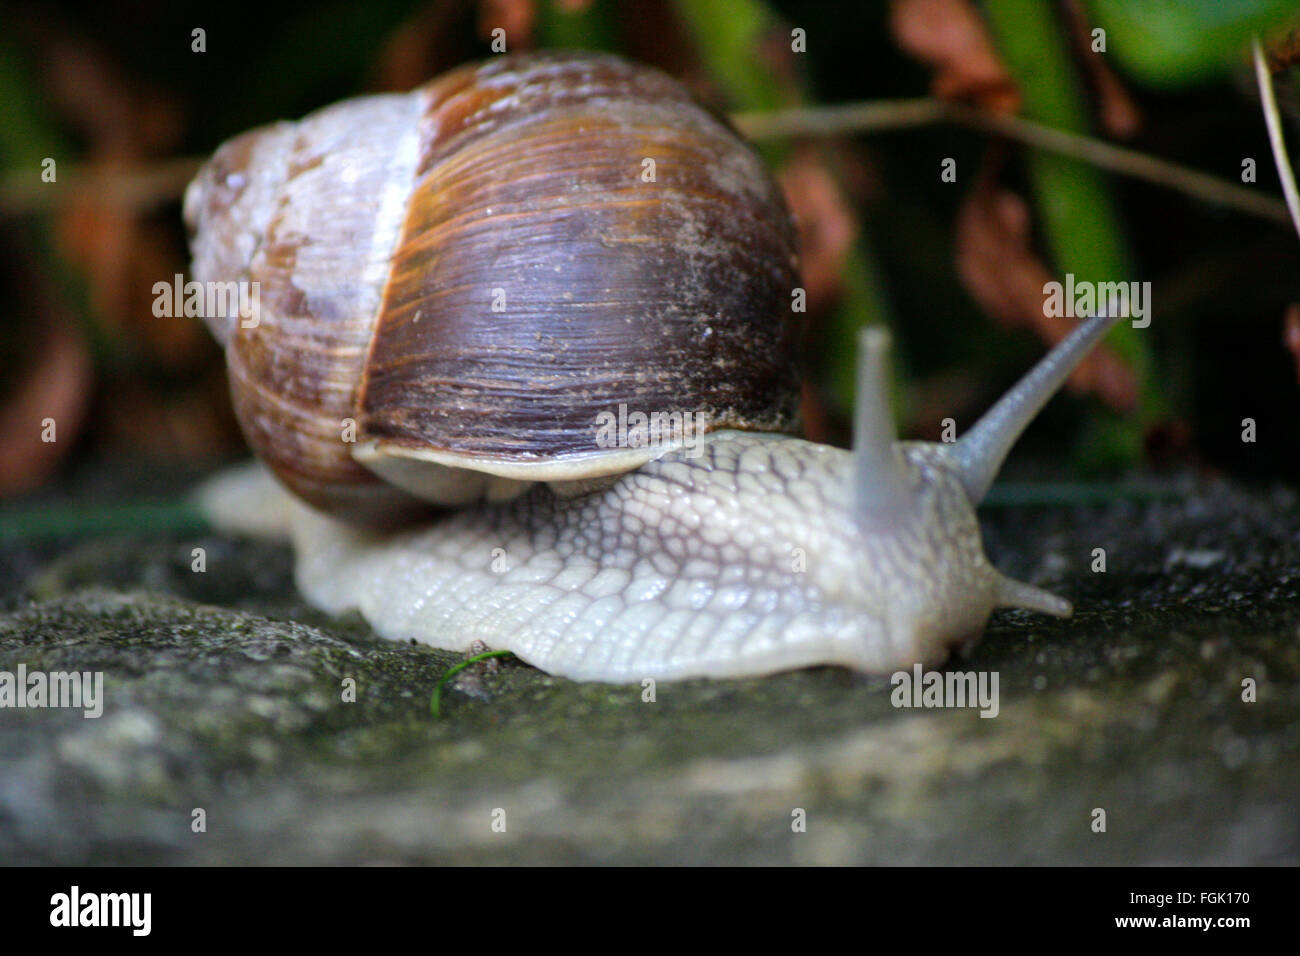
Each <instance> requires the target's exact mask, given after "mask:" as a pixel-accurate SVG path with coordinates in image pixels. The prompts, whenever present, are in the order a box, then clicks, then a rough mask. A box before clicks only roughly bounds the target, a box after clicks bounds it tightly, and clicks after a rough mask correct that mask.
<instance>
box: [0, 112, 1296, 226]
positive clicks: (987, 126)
mask: <svg viewBox="0 0 1300 956" xmlns="http://www.w3.org/2000/svg"><path fill="white" fill-rule="evenodd" d="M1269 89H1270V92H1271V86H1270V88H1269ZM1274 113H1275V114H1276V109H1274ZM732 119H733V121H734V122H735V124H736V127H737V128H738V129H739V130H740V131H741V132H742V133H744V134H745V135H746V136H748V137H749V138H751V139H755V140H761V139H785V138H790V137H796V136H842V135H847V134H854V133H869V132H873V131H882V130H900V129H909V128H912V127H917V126H928V125H932V124H934V123H942V122H947V123H954V124H956V125H959V126H965V127H968V128H971V129H976V130H980V131H983V132H991V133H996V134H998V135H999V136H1006V137H1008V138H1009V139H1014V140H1017V141H1019V142H1022V143H1026V144H1028V145H1030V146H1035V147H1037V148H1039V149H1045V150H1049V151H1051V152H1055V153H1060V154H1062V155H1066V156H1071V157H1073V158H1076V159H1082V160H1084V161H1086V162H1089V163H1092V164H1093V165H1095V166H1098V167H1100V168H1102V169H1106V170H1109V171H1111V172H1114V173H1120V174H1122V175H1126V176H1132V177H1134V178H1135V179H1142V180H1146V181H1147V182H1151V183H1155V184H1156V185H1159V186H1165V187H1167V188H1169V189H1174V190H1177V191H1179V192H1183V193H1186V194H1188V195H1190V196H1193V197H1195V198H1197V199H1201V200H1204V201H1206V202H1213V203H1217V204H1219V205H1222V206H1227V207H1229V208H1232V209H1236V210H1239V211H1241V212H1244V213H1248V214H1250V215H1253V216H1258V217H1260V218H1262V219H1268V220H1272V221H1274V222H1288V221H1290V220H1291V217H1290V214H1289V213H1288V212H1287V205H1288V204H1290V203H1292V202H1293V200H1292V197H1291V196H1288V200H1287V203H1282V202H1279V201H1278V200H1277V199H1275V198H1273V197H1271V196H1267V195H1262V194H1260V193H1259V192H1257V191H1254V190H1251V189H1248V188H1246V187H1244V186H1239V185H1237V184H1235V183H1232V182H1230V181H1228V180H1224V179H1220V178H1219V177H1217V176H1211V175H1209V174H1208V173H1203V172H1201V171H1200V170H1197V169H1192V168H1190V167H1187V166H1181V165H1179V164H1178V163H1173V162H1169V161H1168V160H1164V159H1159V158H1157V157H1154V156H1150V155H1148V154H1146V153H1142V152H1138V151H1137V150H1133V149H1127V148H1125V147H1122V146H1116V145H1114V144H1112V143H1108V142H1105V141H1104V140H1099V139H1094V138H1092V137H1089V136H1081V135H1079V134H1077V133H1067V132H1065V131H1064V130H1059V129H1055V128H1053V127H1050V126H1043V125H1041V124H1039V123H1034V122H1032V121H1030V120H1027V119H1024V118H1023V117H1020V116H1007V115H999V114H994V113H990V112H988V111H986V110H981V109H975V108H973V107H969V106H964V105H962V104H958V103H949V102H946V101H944V100H940V99H936V98H932V97H928V98H923V99H906V100H885V101H871V102H865V103H847V104H843V105H839V106H814V107H803V108H799V109H790V110H775V111H772V112H764V113H739V114H736V115H735V116H733V117H732ZM1271 132H1272V131H1271V130H1270V134H1271ZM202 163H203V159H201V158H191V157H183V158H179V159H172V160H168V161H166V162H163V163H159V164H156V165H152V166H149V167H143V168H141V169H137V170H130V171H120V172H115V173H110V172H106V171H104V172H100V171H96V172H94V173H86V172H83V171H80V170H72V171H71V172H70V173H69V174H66V175H64V174H61V182H60V184H59V185H58V186H53V185H50V184H46V183H42V182H40V180H39V176H38V174H36V173H34V172H32V173H28V172H14V173H9V174H8V175H6V176H5V177H4V178H3V179H0V213H30V212H40V211H42V210H45V209H49V208H52V207H55V206H58V205H61V204H62V203H63V202H66V201H67V200H68V199H70V198H71V197H72V196H74V195H79V194H83V193H84V192H93V193H94V194H96V195H97V196H99V197H100V198H101V199H103V198H105V197H107V198H108V199H109V200H110V201H113V202H120V203H123V204H127V205H133V206H139V207H141V208H150V207H153V206H156V205H158V204H160V203H164V202H168V201H171V200H173V199H175V198H177V197H178V196H180V194H181V192H182V191H183V190H184V188H185V184H186V183H187V182H189V180H190V179H191V178H192V177H193V176H194V174H195V173H196V172H197V171H198V168H199V166H200V165H201V164H202ZM1283 179H1284V182H1285V181H1286V179H1287V177H1283ZM1294 188H1295V187H1294V181H1292V183H1291V189H1294ZM1294 208H1296V209H1297V210H1300V201H1296V204H1295V206H1294ZM1298 215H1300V212H1298ZM1297 221H1298V222H1300V219H1298V220H1297ZM1298 228H1300V226H1298Z"/></svg>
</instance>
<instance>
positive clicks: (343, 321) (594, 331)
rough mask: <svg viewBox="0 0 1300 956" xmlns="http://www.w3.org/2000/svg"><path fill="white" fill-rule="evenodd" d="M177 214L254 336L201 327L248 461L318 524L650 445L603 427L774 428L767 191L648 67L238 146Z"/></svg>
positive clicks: (330, 116) (773, 249)
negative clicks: (671, 416) (248, 315)
mask: <svg viewBox="0 0 1300 956" xmlns="http://www.w3.org/2000/svg"><path fill="white" fill-rule="evenodd" d="M647 160H652V161H653V163H652V164H651V163H647V162H646V161H647ZM651 166H652V167H653V181H646V180H647V178H649V177H648V176H647V175H646V173H647V170H648V169H649V168H650V167H651ZM185 218H186V221H187V224H188V225H189V227H190V230H191V235H192V247H193V253H194V262H193V274H194V277H195V278H196V279H198V280H199V281H229V280H235V279H239V280H244V281H248V282H256V283H259V284H260V302H261V311H260V316H258V319H257V321H256V323H255V324H254V323H252V322H246V321H241V318H240V316H239V315H238V314H237V312H235V310H234V309H233V308H232V309H231V310H230V312H229V313H228V314H226V315H220V316H211V317H209V323H210V325H211V327H212V329H213V332H214V334H215V335H216V336H217V338H218V339H219V340H220V341H221V342H222V343H223V344H224V346H225V349H226V355H227V363H228V367H229V375H230V385H231V393H232V396H233V399H234V406H235V411H236V414H237V416H238V418H239V421H240V423H241V426H242V428H243V430H244V432H245V434H246V436H247V438H248V440H249V442H250V444H251V445H252V446H253V448H254V450H255V451H256V452H257V454H258V455H259V457H261V458H262V460H263V461H264V462H266V463H267V464H268V465H269V466H270V468H271V469H272V470H273V471H274V473H275V474H276V475H277V477H278V478H279V479H280V480H281V482H283V483H284V484H285V485H286V486H287V487H288V488H289V489H291V490H292V491H293V492H294V493H295V494H297V495H298V496H299V497H300V498H302V499H303V500H305V501H307V502H309V503H310V504H312V505H313V506H315V507H316V508H319V509H322V510H325V511H328V512H330V513H333V514H335V515H338V516H342V517H345V518H348V519H351V520H353V521H358V522H367V523H376V522H379V523H385V522H389V523H391V522H393V521H396V520H398V519H399V518H401V517H402V516H404V515H407V514H409V513H410V512H411V511H412V510H414V507H415V505H416V503H417V502H416V500H415V499H416V498H418V499H424V500H429V501H434V502H437V503H439V504H445V505H454V504H462V503H466V502H469V501H472V500H475V499H479V498H484V497H486V498H500V497H509V496H511V495H513V494H516V493H518V491H519V490H520V489H522V487H524V485H525V484H526V483H528V482H534V481H548V482H563V481H576V480H581V479H591V478H595V477H599V476H604V475H612V474H617V473H621V472H626V471H629V470H631V469H634V468H637V467H638V466H640V465H641V464H643V463H645V462H646V461H648V460H650V459H651V458H653V457H654V456H656V455H658V454H661V453H663V451H664V450H665V448H668V447H671V444H670V443H665V442H663V441H658V442H651V443H648V444H647V446H646V447H642V448H605V447H601V445H600V444H599V443H598V429H597V427H596V424H595V423H596V422H597V420H598V416H599V415H600V414H601V413H602V412H612V411H616V410H617V409H618V407H619V405H620V404H626V405H627V406H628V407H629V408H632V409H640V410H645V411H649V410H661V409H678V410H683V411H690V412H695V413H697V414H700V415H702V416H705V417H704V418H703V419H702V420H703V421H706V422H707V425H708V427H709V428H710V429H713V428H739V429H744V430H754V431H778V432H792V431H795V430H796V429H797V424H798V422H797V398H798V377H797V371H796V355H795V330H794V328H793V327H792V322H791V316H790V305H789V303H790V294H791V290H792V288H793V287H794V286H795V285H797V278H796V276H797V271H796V270H797V263H796V256H795V244H794V230H793V227H792V224H791V221H790V217H789V214H788V212H787V210H786V207H785V205H784V203H783V201H782V199H781V195H780V192H779V190H778V188H777V186H776V185H775V184H774V183H773V181H772V179H771V177H770V176H769V175H768V173H767V172H766V170H765V169H764V167H763V165H762V163H761V161H760V160H759V159H758V157H757V156H756V155H755V154H754V153H753V151H752V150H750V149H749V148H748V147H747V146H746V145H745V144H743V143H742V142H741V141H740V140H739V138H738V137H737V136H736V135H735V134H734V133H733V132H732V131H731V130H730V129H729V128H728V127H727V126H726V125H725V124H724V123H723V122H722V121H720V120H719V119H717V118H716V117H714V116H713V115H711V114H710V113H709V112H707V111H706V110H705V109H703V108H702V107H701V106H699V105H698V104H697V103H696V102H695V101H694V100H693V99H692V98H691V96H690V94H689V93H688V92H687V91H686V89H685V88H684V87H682V86H681V85H680V84H679V83H677V82H676V81H675V80H673V79H671V78H670V77H668V76H666V75H664V74H662V73H660V72H658V71H656V70H653V69H650V68H648V67H644V66H639V65H634V64H631V63H628V62H626V61H624V60H621V59H619V58H617V57H613V56H606V55H597V54H589V53H584V54H554V53H550V54H529V55H518V56H505V57H499V58H497V59H494V60H491V61H489V62H487V63H484V64H481V65H471V66H466V67H463V68H460V69H457V70H454V71H452V72H451V73H448V74H446V75H444V76H442V77H440V78H439V79H437V80H435V81H433V82H431V83H429V84H427V85H426V86H423V87H421V88H419V89H417V90H415V91H413V92H411V93H409V94H401V95H380V96H370V97H364V98H361V99H355V100H349V101H346V102H343V103H339V104H337V105H335V106H331V107H328V108H326V109H323V110H321V111H319V112H317V113H313V114H312V115H310V116H308V117H306V118H305V119H303V120H301V121H300V122H297V123H277V124H275V125H272V126H268V127H265V128H262V129H258V130H254V131H252V132H249V133H246V134H244V135H242V136H239V137H237V138H235V139H233V140H231V141H229V142H228V143H226V144H225V145H223V146H222V147H221V148H220V149H219V150H218V151H217V153H216V154H215V155H214V156H213V158H212V159H211V160H210V161H209V163H208V164H207V165H206V166H205V167H204V168H203V169H202V171H201V172H200V173H199V175H198V177H197V178H196V179H195V181H194V182H193V183H192V184H191V186H190V187H189V190H188V191H187V193H186V197H185ZM250 325H251V326H252V327H245V326H250ZM350 423H355V432H354V433H353V431H351V430H350ZM659 437H662V436H659ZM353 438H355V441H352V440H351V439H353ZM393 485H395V486H398V487H400V488H402V489H404V490H405V493H404V492H400V491H397V490H395V489H394V488H393V487H391V486H393ZM412 496H414V497H412Z"/></svg>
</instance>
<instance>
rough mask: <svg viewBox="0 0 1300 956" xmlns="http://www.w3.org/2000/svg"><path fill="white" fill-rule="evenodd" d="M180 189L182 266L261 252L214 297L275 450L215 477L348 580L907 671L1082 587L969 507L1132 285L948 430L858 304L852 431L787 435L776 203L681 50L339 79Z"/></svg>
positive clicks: (788, 235) (210, 503)
mask: <svg viewBox="0 0 1300 956" xmlns="http://www.w3.org/2000/svg"><path fill="white" fill-rule="evenodd" d="M648 161H652V162H648ZM647 170H653V172H652V174H651V175H649V176H647V175H646V171H647ZM185 217H186V221H187V224H188V225H189V227H190V230H191V236H192V249H193V254H194V261H193V273H194V276H195V278H196V279H198V280H200V281H206V282H224V281H236V280H239V281H248V282H254V281H255V282H260V283H261V303H262V310H261V314H260V316H258V317H256V321H250V320H249V319H248V318H247V317H242V316H240V315H239V313H238V312H237V311H236V310H234V309H233V308H232V309H230V310H229V311H228V313H227V314H221V315H215V316H210V317H209V324H210V325H211V326H212V328H213V331H214V333H215V335H216V336H217V338H218V339H219V340H220V341H221V342H222V343H223V344H224V346H225V350H226V356H227V362H228V367H229V375H230V384H231V392H232V396H233V398H234V406H235V409H236V413H237V415H238V417H239V420H240V423H241V425H242V427H243V429H244V431H245V433H246V435H247V437H248V439H249V442H250V444H251V445H252V446H253V449H254V451H255V452H256V453H257V455H258V457H259V458H260V459H261V460H262V462H263V463H264V465H265V468H260V467H259V468H256V469H253V470H242V471H237V472H232V473H229V474H226V475H223V476H219V477H218V478H216V479H214V480H213V481H212V482H211V483H209V484H208V485H207V486H206V487H205V488H204V489H202V491H201V494H200V499H201V503H202V507H203V508H204V509H205V510H206V512H207V513H208V515H209V516H210V517H211V519H212V520H213V522H214V523H215V524H216V525H217V526H218V527H222V528H226V529H229V530H232V531H245V532H250V533H268V534H275V535H281V536H286V537H288V538H290V539H291V541H292V544H293V548H294V552H295V561H296V564H295V577H296V581H297V584H298V587H299V589H300V591H301V592H302V594H303V595H304V597H305V598H306V599H307V600H308V601H309V602H310V603H312V604H313V605H315V606H317V607H319V608H321V609H323V610H325V611H327V612H331V613H336V614H337V613H342V612H345V611H347V610H349V609H358V610H360V612H361V613H362V615H363V616H364V617H365V618H366V619H367V620H368V621H369V622H370V624H371V626H372V627H373V628H374V629H375V630H376V631H377V632H378V633H379V634H381V635H383V636H386V637H389V638H394V639H403V640H405V639H415V640H418V641H421V642H425V643H428V644H432V645H435V646H438V647H443V648H448V649H454V650H467V649H469V648H470V647H471V646H472V645H473V646H482V645H486V646H488V647H491V648H496V649H505V650H510V651H513V652H514V653H515V654H516V655H517V656H518V657H520V658H522V659H523V660H525V661H527V662H529V663H531V664H533V665H535V666H537V667H539V668H541V669H543V670H545V671H548V672H550V673H553V674H558V675H562V676H565V677H569V678H573V679H577V680H600V681H610V682H624V681H641V680H644V679H647V678H654V679H679V678H688V677H701V676H709V677H736V676H744V675H758V674H766V673H771V672H775V671H780V670H786V669H791V668H798V667H804V666H810V665H817V664H837V665H843V666H846V667H850V668H854V669H857V670H861V671H867V672H887V671H889V670H891V669H894V668H898V667H905V666H911V665H912V664H915V663H925V664H932V663H937V662H939V661H941V660H942V659H943V658H944V657H945V656H946V654H947V653H948V652H949V650H950V648H951V647H952V646H954V645H955V644H956V643H958V642H960V641H964V640H965V639H967V638H968V637H971V636H973V635H976V634H978V633H979V632H980V631H981V630H982V629H983V627H984V624H985V623H986V621H987V619H988V617H989V615H990V613H991V612H992V611H993V609H994V608H995V607H999V606H1015V607H1022V608H1029V609H1033V610H1037V611H1041V612H1044V613H1047V614H1053V615H1059V616H1067V615H1069V614H1070V613H1071V606H1070V604H1069V602H1068V601H1065V600H1064V599H1062V598H1059V597H1056V596H1054V595H1051V594H1049V593H1047V592H1045V591H1042V590H1040V589H1038V588H1036V587H1034V586H1032V585H1029V584H1025V583H1021V582H1017V581H1014V580H1012V579H1010V578H1008V577H1005V576H1003V575H1002V574H1000V573H999V572H998V571H997V570H996V569H995V568H994V567H993V566H992V565H991V564H990V562H989V561H988V559H987V557H986V556H985V554H984V551H983V546H982V542H981V538H980V533H979V527H978V523H977V520H976V516H975V508H976V506H977V504H978V503H979V501H980V499H981V498H983V496H984V494H985V492H986V491H987V490H988V487H989V485H990V484H991V483H992V481H993V478H994V476H995V474H996V472H997V471H998V469H999V468H1000V466H1001V463H1002V461H1003V459H1004V458H1005V457H1006V455H1007V453H1008V452H1009V450H1010V448H1011V446H1012V445H1013V444H1014V442H1015V441H1016V440H1017V438H1018V437H1019V435H1020V433H1021V432H1022V431H1023V430H1024V428H1025V427H1026V426H1027V425H1028V423H1029V422H1030V421H1031V420H1032V419H1033V418H1034V416H1035V415H1036V414H1037V412H1038V410H1039V409H1040V408H1041V407H1042V406H1043V404H1045V403H1046V401H1047V400H1048V399H1049V398H1050V397H1051V396H1052V395H1053V394H1054V393H1055V391H1056V390H1057V389H1058V388H1059V387H1060V385H1061V383H1062V382H1063V381H1064V380H1065V378H1066V377H1067V376H1068V375H1069V373H1070V371H1071V370H1072V369H1073V368H1074V366H1075V365H1076V364H1077V363H1078V362H1079V361H1080V360H1081V359H1082V358H1083V357H1084V355H1086V354H1087V352H1088V351H1089V350H1090V349H1091V347H1092V346H1093V345H1094V344H1095V343H1096V342H1097V341H1098V340H1099V339H1100V338H1101V337H1102V336H1103V335H1104V334H1105V332H1106V330H1107V329H1108V328H1109V327H1110V326H1111V325H1112V324H1113V322H1114V321H1115V319H1114V318H1113V317H1108V316H1104V315H1098V316H1095V317H1093V318H1090V319H1086V320H1085V321H1083V322H1081V323H1080V324H1079V326H1078V327H1077V328H1076V329H1074V330H1073V331H1072V333H1071V334H1070V335H1069V336H1067V337H1066V338H1065V339H1064V340H1063V341H1062V342H1060V343H1059V344H1058V345H1057V346H1056V347H1055V348H1054V349H1053V350H1052V351H1051V352H1050V353H1049V354H1048V355H1047V356H1046V357H1045V358H1044V359H1042V360H1041V361H1040V363H1039V364H1038V365H1037V366H1036V367H1035V368H1034V369H1033V370H1031V371H1030V372H1029V374H1028V375H1026V377H1025V378H1024V379H1023V380H1022V381H1021V382H1020V383H1019V384H1017V385H1016V386H1015V387H1014V388H1013V389H1012V390H1011V391H1010V392H1008V393H1007V394H1006V395H1005V396H1004V397H1003V398H1002V399H1001V400H1000V401H998V402H997V403H996V404H995V405H994V407H993V408H992V409H991V410H989V411H988V412H987V413H986V414H985V415H984V416H983V417H982V418H981V419H980V420H979V421H978V422H977V423H976V424H975V425H974V426H973V428H971V429H970V430H969V431H968V432H967V433H966V434H965V435H964V436H963V437H962V438H961V439H960V440H959V441H957V442H955V443H952V444H934V443H926V442H899V441H898V440H897V438H896V434H895V428H894V425H893V422H892V419H891V416H890V412H889V404H888V398H887V396H888V386H887V382H886V375H885V370H886V366H887V349H888V336H887V333H885V332H883V331H881V330H879V329H871V330H868V331H866V332H864V333H863V335H862V339H861V344H860V355H859V372H858V376H859V386H858V387H859V395H858V399H857V408H856V411H855V428H854V447H853V450H852V451H851V452H850V451H844V450H841V449H838V448H833V447H830V446H827V445H821V444H816V443H813V442H808V441H805V440H803V439H801V438H798V437H796V435H795V433H796V432H797V431H798V413H797V399H798V387H799V385H798V376H797V371H796V361H795V341H796V332H797V330H796V329H795V328H793V323H792V316H791V310H790V301H791V292H792V290H793V289H794V287H795V286H796V285H797V261H796V257H795V251H794V238H793V236H794V230H793V228H792V225H791V222H790V217H789V214H788V212H787V210H786V207H785V205H784V203H783V201H782V199H781V196H780V192H779V190H778V188H777V187H776V185H775V184H774V182H773V181H772V180H771V178H770V176H769V175H768V174H767V172H766V171H765V169H764V167H763V165H762V163H761V161H760V160H759V159H758V158H757V156H756V155H755V154H754V153H753V152H752V151H751V150H750V149H749V147H748V146H747V145H745V144H744V143H742V142H741V141H740V139H739V138H738V137H737V136H736V135H735V134H734V133H732V132H731V131H730V129H729V128H728V127H727V126H726V125H725V123H723V122H722V121H720V120H718V119H716V118H714V117H713V116H712V115H711V114H709V113H708V112H707V111H706V110H705V109H703V108H702V107H701V106H699V105H697V104H696V103H695V102H694V101H693V100H692V98H691V97H690V95H689V94H688V93H687V92H686V91H685V89H684V88H683V87H681V86H680V85H679V84H677V83H676V81H674V80H672V79H670V78H668V77H667V76H665V75H664V74H661V73H659V72H657V71H655V70H652V69H649V68H647V67H643V66H638V65H633V64H631V63H628V62H627V61H624V60H622V59H619V58H617V57H613V56H608V55H595V54H554V53H550V54H532V55H523V56H509V57H500V58H497V59H495V60H492V61H489V62H487V63H485V64H482V65H471V66H467V67H462V68H460V69H457V70H454V71H452V72H451V73H449V74H446V75H445V76H443V77H441V78H439V79H436V80H434V81H433V82H431V83H430V84H428V85H426V86H424V87H422V88H420V89H418V90H416V91H414V92H412V93H410V94H406V95H383V96H372V97H366V98H361V99H356V100H350V101H345V102H343V103H340V104H337V105H335V106H332V107H328V108H326V109H324V110H322V111H320V112H318V113H315V114H313V115H311V116H309V117H307V118H306V119H304V120H302V121H301V122H299V123H281V124H277V125H274V126H270V127H266V128H263V129H260V130H255V131H253V132H250V133H246V134H244V135H242V136H240V137H237V138H236V139H234V140H231V141H230V142H228V143H226V144H225V145H223V146H222V147H221V148H220V149H219V150H218V151H217V153H216V154H215V155H214V156H213V158H212V159H211V160H210V161H209V162H208V164H207V165H206V166H205V167H204V168H203V170H202V171H201V172H200V173H199V175H198V176H197V178H196V179H195V181H194V182H193V183H192V184H191V185H190V187H189V189H188V191H187V193H186V197H185ZM629 409H630V410H631V412H630V413H629V412H628V410H629ZM665 411H669V412H680V413H681V415H680V416H679V417H678V418H673V417H672V416H671V414H666V415H662V416H660V417H658V418H656V413H660V412H665ZM637 413H641V418H640V419H635V420H636V421H637V422H638V423H640V424H638V425H637V426H636V427H635V428H633V430H632V431H631V432H628V433H627V434H626V435H624V434H623V433H622V432H621V431H620V432H619V435H618V439H619V440H617V441H614V442H612V443H611V442H610V441H609V440H608V439H609V429H608V427H607V426H609V425H610V423H611V422H613V421H615V420H617V421H618V423H619V425H620V428H621V427H622V425H623V424H624V422H625V421H629V422H630V421H633V420H634V418H635V416H636V414H637ZM692 415H694V416H695V417H693V418H692V417H691V416H692ZM647 422H648V424H646V423H647ZM679 422H681V423H687V424H688V425H692V426H695V427H683V426H682V425H680V424H679ZM633 433H635V435H634V434H633ZM268 469H269V472H270V473H273V474H274V476H275V480H272V479H271V477H269V475H268ZM435 507H436V508H437V510H434V511H431V512H430V511H429V509H431V508H435Z"/></svg>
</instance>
